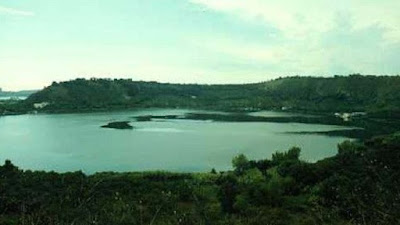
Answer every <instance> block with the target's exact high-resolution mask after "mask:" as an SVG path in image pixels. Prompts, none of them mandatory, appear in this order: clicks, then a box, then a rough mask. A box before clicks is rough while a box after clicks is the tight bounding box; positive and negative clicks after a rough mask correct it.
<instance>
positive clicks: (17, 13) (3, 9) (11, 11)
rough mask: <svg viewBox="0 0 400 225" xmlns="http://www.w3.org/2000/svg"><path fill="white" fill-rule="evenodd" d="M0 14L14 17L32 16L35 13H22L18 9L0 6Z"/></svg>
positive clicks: (22, 11)
mask: <svg viewBox="0 0 400 225" xmlns="http://www.w3.org/2000/svg"><path fill="white" fill-rule="evenodd" d="M0 14H6V15H14V16H34V15H35V13H34V12H31V11H24V10H19V9H13V8H8V7H4V6H0Z"/></svg>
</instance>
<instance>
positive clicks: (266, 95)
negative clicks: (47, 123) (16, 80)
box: [25, 75, 400, 117]
mask: <svg viewBox="0 0 400 225" xmlns="http://www.w3.org/2000/svg"><path fill="white" fill-rule="evenodd" d="M40 102H49V103H50V105H49V106H47V107H45V108H44V109H43V111H47V112H63V111H74V112H76V111H95V110H108V109H121V108H138V107H140V108H143V107H168V108H174V107H184V108H201V109H214V110H224V111H243V110H258V109H268V110H270V109H281V108H285V109H291V110H296V111H299V110H303V111H313V112H345V111H350V112H354V111H368V112H370V113H372V114H375V115H379V116H384V117H387V116H391V117H395V116H396V117H399V116H400V114H399V113H398V112H400V77H399V76H361V75H350V76H335V77H331V78H318V77H288V78H280V79H276V80H272V81H268V82H263V83H256V84H243V85H194V84H162V83H156V82H140V81H131V80H122V79H119V80H118V79H116V80H109V79H91V80H85V79H77V80H73V81H68V82H61V83H53V84H52V85H51V86H49V87H47V88H45V89H44V90H42V91H40V92H38V93H35V94H33V95H32V96H31V97H29V98H28V99H27V100H26V101H25V104H26V107H27V108H32V105H33V104H34V103H40Z"/></svg>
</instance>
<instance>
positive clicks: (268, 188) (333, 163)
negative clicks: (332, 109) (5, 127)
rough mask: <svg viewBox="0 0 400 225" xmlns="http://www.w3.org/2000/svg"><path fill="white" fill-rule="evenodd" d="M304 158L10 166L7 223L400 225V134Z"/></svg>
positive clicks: (3, 177)
mask: <svg viewBox="0 0 400 225" xmlns="http://www.w3.org/2000/svg"><path fill="white" fill-rule="evenodd" d="M322 150H323V149H322ZM299 155H300V149H298V148H292V149H290V150H289V151H287V152H277V153H276V154H274V155H273V157H272V159H265V160H259V161H254V160H248V159H247V158H246V156H244V155H239V156H237V157H235V158H234V159H233V161H232V163H233V168H234V170H233V171H227V172H219V173H217V172H216V171H215V170H213V171H212V172H210V173H199V174H177V173H167V172H142V173H139V172H138V173H97V174H94V175H86V174H83V173H82V172H74V173H64V174H58V173H54V172H32V171H22V170H20V169H18V168H17V167H16V166H14V165H13V164H12V163H11V162H10V161H6V163H5V164H4V165H3V166H0V212H1V213H0V224H7V225H12V224H21V225H25V224H30V225H36V224H48V225H56V224H57V225H58V224H82V225H83V224H105V225H108V224H114V225H120V224H121V225H122V224H139V225H142V224H154V225H156V224H160V225H161V224H163V225H168V224H196V225H197V224H226V225H228V224H229V225H231V224H237V225H240V224H246V225H248V224H250V225H251V224H254V225H256V224H260V225H261V224H262V225H265V224H270V225H290V224H299V225H300V224H301V225H310V224H319V225H324V224H331V225H340V224H342V225H353V224H354V225H355V224H362V225H386V224H387V225H394V224H400V216H399V212H400V189H399V187H400V164H399V162H400V134H394V135H390V136H385V137H377V138H374V139H371V140H368V141H366V142H364V143H358V142H349V141H347V142H344V143H342V144H340V145H339V146H338V153H337V155H336V156H334V157H331V158H327V159H325V160H322V161H319V162H316V163H308V162H304V161H301V160H299Z"/></svg>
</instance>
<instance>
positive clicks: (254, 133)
mask: <svg viewBox="0 0 400 225" xmlns="http://www.w3.org/2000/svg"><path fill="white" fill-rule="evenodd" d="M187 112H194V111H188V110H141V111H130V112H111V113H91V114H62V115H22V116H7V117H0V160H1V161H4V160H5V159H10V160H12V161H13V163H14V164H16V165H17V166H19V167H20V168H22V169H32V170H46V171H49V170H54V171H57V172H65V171H76V170H82V171H84V172H86V173H94V172H100V171H143V170H169V171H184V172H193V171H209V170H211V169H212V168H216V169H217V170H226V169H229V168H231V159H232V157H234V156H235V155H237V154H239V153H244V154H246V155H247V156H248V157H249V158H251V159H263V158H270V157H271V154H272V153H274V152H275V151H277V150H279V151H283V150H287V149H288V148H290V147H292V146H298V147H301V148H302V155H301V157H302V158H303V159H305V160H308V161H315V160H318V159H322V158H325V157H328V156H332V155H334V154H335V153H336V151H337V150H336V146H337V144H338V143H340V142H342V141H344V140H346V139H347V138H344V137H327V136H322V135H300V134H286V133H285V132H296V131H329V130H336V129H343V127H339V126H328V125H317V124H315V125H314V124H299V123H254V122H252V123H232V122H212V121H190V120H157V121H151V122H132V123H131V124H132V125H133V126H135V129H133V130H113V129H104V128H100V126H101V125H104V124H107V123H108V122H111V121H121V120H122V121H125V120H130V121H134V119H132V117H133V116H138V115H150V114H151V115H178V114H182V115H183V114H184V113H187ZM197 112H198V111H197ZM265 115H268V113H266V114H265ZM271 115H273V116H276V113H273V114H271Z"/></svg>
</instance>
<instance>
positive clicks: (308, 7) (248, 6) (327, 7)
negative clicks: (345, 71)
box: [190, 0, 400, 42]
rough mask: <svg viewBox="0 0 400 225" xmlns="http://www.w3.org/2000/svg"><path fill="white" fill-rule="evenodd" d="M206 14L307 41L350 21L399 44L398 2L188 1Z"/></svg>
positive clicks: (354, 27)
mask: <svg viewBox="0 0 400 225" xmlns="http://www.w3.org/2000/svg"><path fill="white" fill-rule="evenodd" d="M190 1H191V2H192V3H194V4H198V5H201V6H203V7H205V8H206V9H208V10H213V11H218V12H223V13H227V14H231V15H235V16H238V17H240V18H241V19H243V20H247V21H250V22H256V23H265V24H267V25H269V26H271V25H272V26H273V27H275V28H277V29H279V30H280V31H281V32H282V33H284V35H285V37H287V38H291V39H307V38H309V36H310V35H318V34H320V33H324V32H327V31H329V30H331V29H332V28H334V27H335V25H336V20H337V18H338V17H342V16H345V17H350V18H351V20H352V28H353V29H355V30H357V29H364V28H366V27H369V26H375V25H379V26H380V27H382V28H384V29H385V31H384V38H385V41H387V42H400V19H399V14H400V13H399V12H398V9H399V8H400V1H397V0H381V1H365V0H353V1H348V0H337V1H330V0H329V1H328V0H302V1H300V0H299V1H293V0H281V1H269V0H190Z"/></svg>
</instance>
